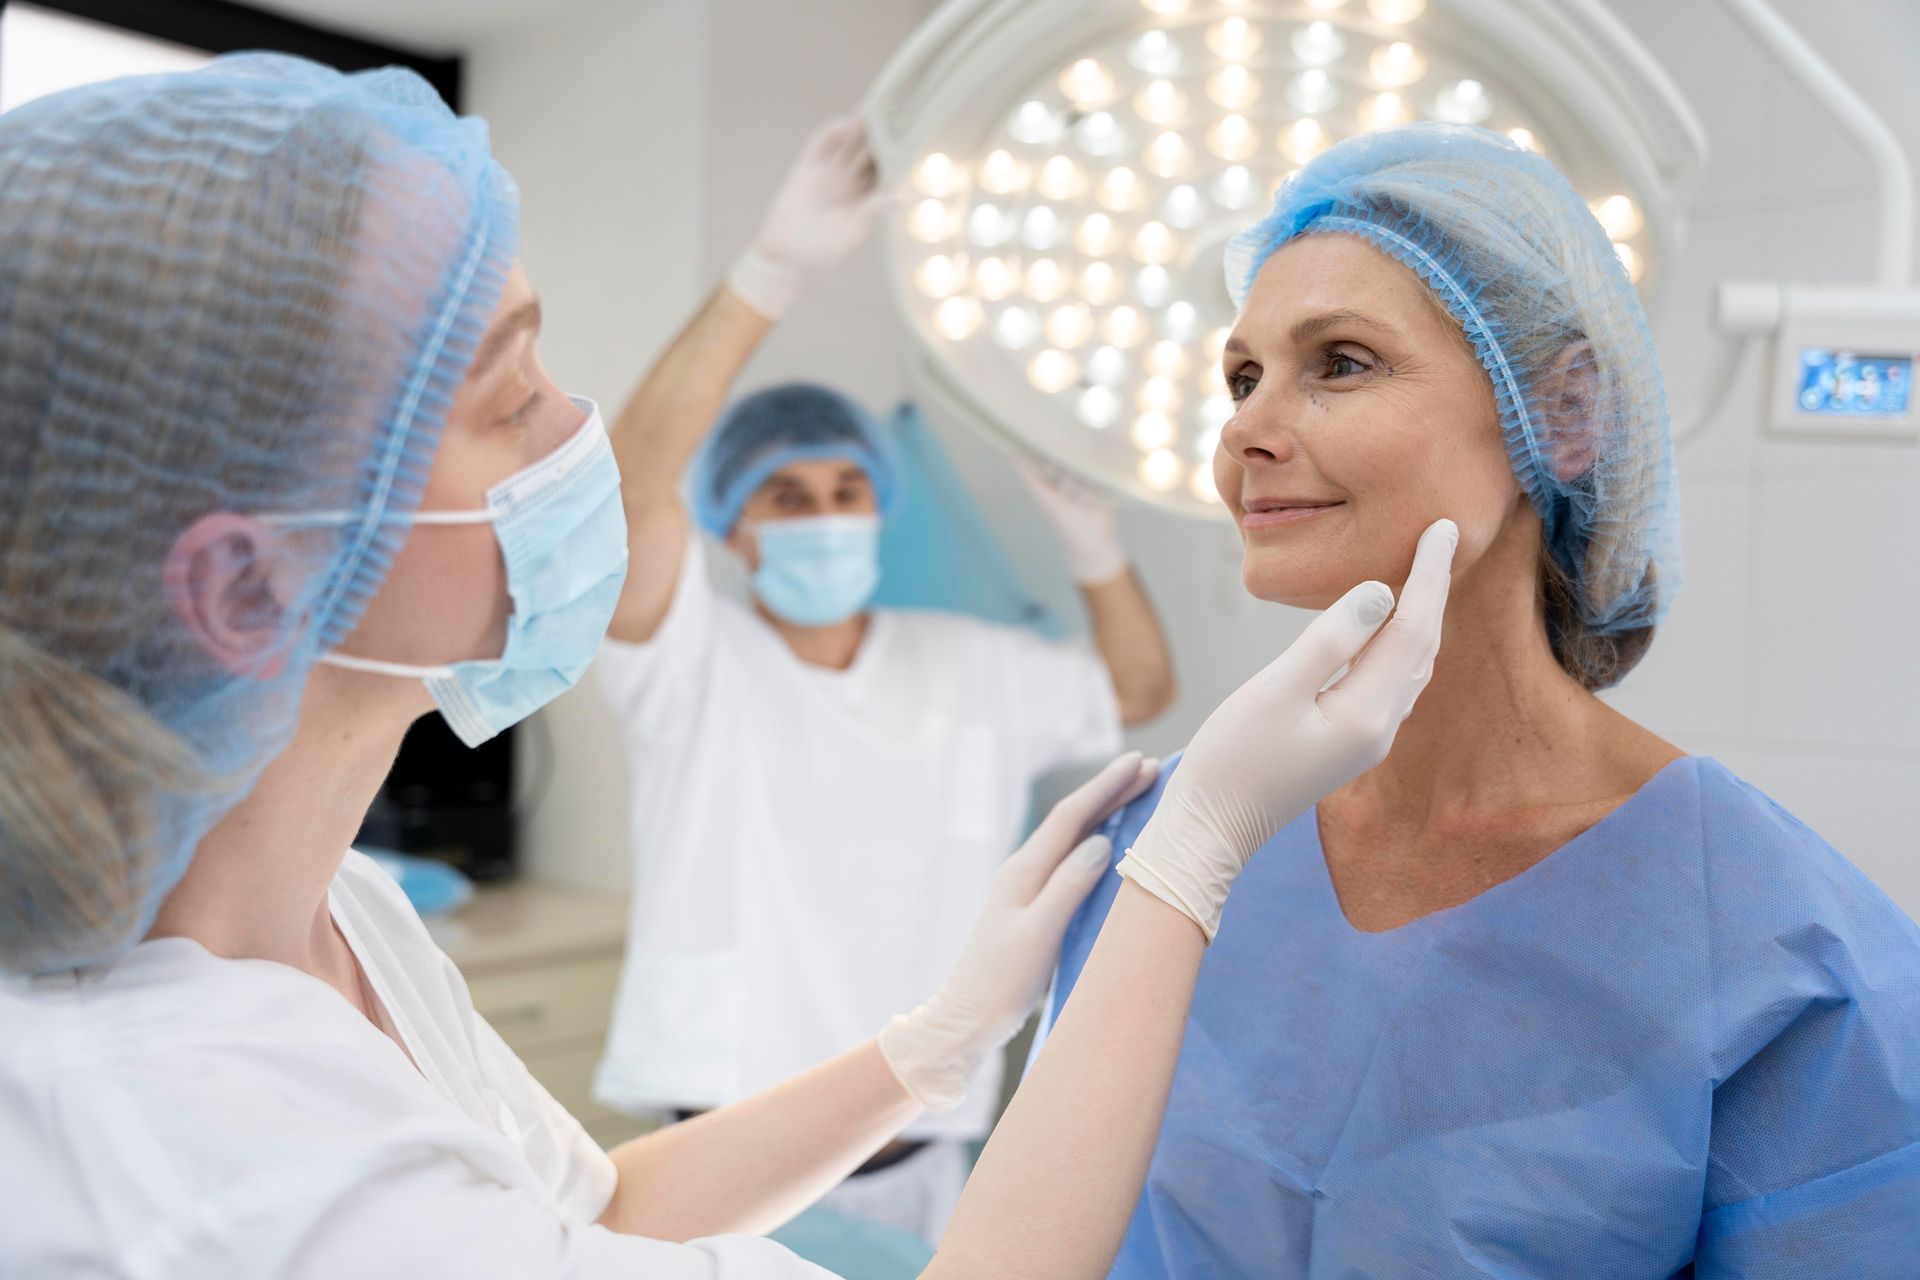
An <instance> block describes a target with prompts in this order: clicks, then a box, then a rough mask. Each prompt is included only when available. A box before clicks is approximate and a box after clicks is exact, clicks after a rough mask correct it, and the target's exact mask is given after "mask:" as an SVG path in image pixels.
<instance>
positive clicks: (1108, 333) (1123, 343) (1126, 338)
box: [1100, 307, 1147, 349]
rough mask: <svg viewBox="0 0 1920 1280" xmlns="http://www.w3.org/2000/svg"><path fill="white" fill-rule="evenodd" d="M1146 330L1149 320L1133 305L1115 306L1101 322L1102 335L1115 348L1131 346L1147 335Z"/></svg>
mask: <svg viewBox="0 0 1920 1280" xmlns="http://www.w3.org/2000/svg"><path fill="white" fill-rule="evenodd" d="M1146 332H1147V322H1146V321H1145V320H1143V319H1142V318H1141V316H1140V312H1139V311H1137V310H1136V309H1134V308H1133V307H1115V308H1114V309H1113V310H1111V311H1109V312H1107V318H1106V319H1105V320H1103V321H1101V322H1100V336H1101V337H1102V338H1104V339H1106V342H1107V345H1108V346H1109V347H1113V348H1120V349H1124V348H1127V347H1131V346H1132V345H1133V344H1134V343H1136V342H1138V341H1140V339H1141V338H1142V337H1144V336H1146Z"/></svg>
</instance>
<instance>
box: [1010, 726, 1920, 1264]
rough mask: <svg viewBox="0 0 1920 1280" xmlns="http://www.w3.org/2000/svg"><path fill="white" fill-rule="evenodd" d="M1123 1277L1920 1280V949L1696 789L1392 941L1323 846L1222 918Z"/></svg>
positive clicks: (1806, 843) (1782, 836)
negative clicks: (1335, 878) (1344, 900)
mask: <svg viewBox="0 0 1920 1280" xmlns="http://www.w3.org/2000/svg"><path fill="white" fill-rule="evenodd" d="M1164 783H1165V778H1164V777H1163V778H1162V780H1161V785H1162V786H1164ZM1159 794H1160V792H1159V788H1158V787H1156V789H1155V790H1154V791H1152V792H1149V793H1148V794H1147V795H1145V796H1143V797H1142V798H1141V799H1139V800H1138V801H1136V802H1134V804H1132V805H1131V806H1129V807H1128V808H1127V809H1126V810H1125V811H1124V812H1122V813H1120V814H1118V815H1116V817H1115V818H1114V819H1113V820H1112V821H1111V822H1110V823H1109V825H1108V828H1107V831H1108V834H1110V835H1111V836H1112V837H1113V840H1114V851H1115V857H1116V859H1117V858H1118V856H1119V854H1120V853H1121V852H1123V851H1124V850H1125V849H1126V848H1127V846H1128V845H1129V844H1131V843H1132V841H1133V839H1134V837H1135V836H1136V835H1138V833H1139V831H1140V828H1141V827H1142V826H1143V825H1145V822H1146V819H1147V816H1148V815H1149V814H1150V813H1151V812H1152V809H1153V806H1154V805H1155V804H1156V803H1157V802H1158V800H1159ZM1118 887H1119V879H1118V877H1116V876H1113V875H1109V876H1108V877H1107V878H1106V879H1105V880H1104V881H1103V882H1102V883H1101V885H1100V886H1099V887H1098V888H1097V889H1096V890H1095V891H1094V894H1093V896H1092V897H1091V898H1090V899H1089V900H1088V902H1087V904H1086V905H1085V906H1084V907H1083V908H1082V909H1081V911H1080V914H1079V915H1078V916H1076V917H1075V919H1074V922H1073V925H1072V927H1071V929H1070V930H1069V932H1068V935H1067V940H1066V947H1065V950H1064V951H1063V953H1062V958H1061V964H1060V973H1059V976H1058V979H1057V981H1056V984H1055V989H1054V994H1053V997H1052V999H1051V1001H1050V1003H1049V1009H1048V1013H1049V1023H1051V1019H1052V1016H1054V1015H1057V1013H1058V1011H1059V1008H1060V1006H1061V1004H1062V1003H1063V1002H1064V1001H1065V999H1066V997H1067V994H1068V993H1069V992H1070V991H1071V990H1072V989H1073V984H1074V981H1075V979H1076V978H1077V977H1078V975H1079V973H1080V970H1081V967H1082V966H1083V965H1084V964H1085V963H1086V959H1087V955H1088V952H1089V951H1090V950H1091V949H1092V946H1093V941H1094V936H1095V935H1096V934H1097V933H1098V932H1099V928H1100V924H1101V922H1102V921H1103V920H1104V919H1105V918H1106V914H1107V909H1108V907H1109V906H1110V905H1111V904H1112V902H1113V897H1114V894H1115V893H1116V892H1117V891H1118ZM1689 1268H1691V1270H1689ZM1112 1274H1113V1275H1114V1276H1115V1277H1124V1278H1126V1280H1136V1278H1144V1277H1159V1276H1180V1277H1201V1276H1205V1277H1230V1276H1233V1277H1242V1276H1243V1277H1260V1278H1261V1280H1280V1278H1284V1277H1313V1278H1314V1280H1335V1278H1336V1277H1339V1278H1342V1280H1345V1278H1349V1277H1351V1278H1355V1280H1357V1278H1359V1277H1379V1278H1381V1280H1392V1278H1398V1277H1423V1278H1424V1277H1455V1276H1500V1277H1523V1276H1524V1277H1551V1278H1552V1280H1576V1278H1577V1280H1603V1278H1604V1280H1627V1278H1631V1277H1652V1278H1656V1280H1657V1278H1662V1277H1668V1276H1675V1275H1680V1276H1687V1275H1691V1276H1695V1277H1699V1278H1701V1280H1704V1278H1705V1277H1716V1278H1720V1277H1735V1276H1738V1277H1743V1278H1744V1280H1760V1278H1764V1277H1785V1276H1793V1277H1822V1278H1825V1277H1842V1276H1844V1277H1849V1278H1859V1277H1903V1278H1906V1280H1911V1278H1913V1277H1920V929H1916V927H1915V925H1914V923H1913V921H1911V920H1910V919H1908V918H1907V917H1906V916H1905V915H1904V914H1903V913H1902V912H1901V911H1900V910H1899V909H1898V908H1897V907H1895V906H1894V905H1893V904H1892V903H1891V902H1889V901H1888V900H1887V899H1886V898H1885V897H1884V896H1883V895H1882V894H1881V893H1880V892H1879V890H1878V889H1876V888H1875V887H1874V886H1873V885H1872V884H1871V883H1870V882H1869V881H1868V880H1867V879H1866V878H1865V877H1864V876H1862V875H1861V874H1860V873H1859V872H1858V871H1857V870H1855V869H1854V867H1853V866H1852V865H1851V864H1849V863H1848V862H1847V861H1846V860H1845V859H1843V858H1841V857H1840V856H1839V855H1838V854H1837V853H1835V852H1834V851H1833V850H1832V849H1831V848H1829V847H1828V846H1827V845H1826V844H1825V843H1824V842H1823V841H1821V839H1820V838H1819V837H1818V836H1816V835H1814V834H1813V833H1812V832H1810V831H1809V830H1807V828H1805V827H1803V826H1801V825H1800V824H1799V823H1798V822H1796V821H1795V820H1794V819H1793V818H1792V817H1791V816H1789V815H1788V814H1787V813H1786V812H1785V811H1783V810H1782V809H1780V808H1779V807H1778V806H1777V805H1775V804H1773V803H1772V802H1771V801H1770V800H1768V799H1767V798H1766V797H1765V796H1763V795H1761V794H1760V793H1759V792H1758V791H1755V790H1754V789H1753V788H1751V787H1749V786H1747V785H1746V784H1745V783H1743V782H1741V781H1740V780H1739V779H1737V778H1735V777H1734V776H1733V775H1732V774H1730V773H1729V772H1727V770H1726V769H1724V768H1722V767H1721V766H1720V765H1719V764H1717V763H1715V762H1713V761H1711V760H1706V759H1701V758H1688V759H1683V760H1679V761H1676V762H1674V763H1673V764H1670V765H1668V766H1667V767H1666V768H1665V769H1664V770H1662V771H1661V772H1660V773H1659V774H1658V775H1657V776H1655V777H1654V778H1653V779H1652V780H1651V781H1649V782H1648V783H1647V784H1646V786H1645V787H1644V788H1642V789H1641V790H1640V791H1639V792H1638V793H1637V794H1636V795H1634V796H1633V797H1632V798H1631V799H1629V800H1628V801H1627V802H1626V803H1625V804H1624V805H1623V806H1621V807H1620V808H1619V809H1617V810H1616V811H1614V812H1613V813H1612V814H1610V815H1608V816H1607V817H1606V818H1605V819H1603V820H1602V821H1601V822H1599V823H1598V824H1597V825H1595V826H1594V827H1592V828H1591V829H1590V830H1588V831H1586V832H1584V833H1582V834H1581V835H1579V836H1577V837H1575V838H1574V839H1573V840H1572V841H1570V842H1569V843H1568V844H1566V845H1565V846H1563V847H1562V848H1560V849H1559V850H1557V851H1556V852H1555V853H1553V854H1552V855H1551V856H1550V857H1548V858H1546V859H1545V860H1543V861H1542V862H1540V863H1538V864H1537V865H1535V866H1533V867H1532V868H1530V869H1528V870H1527V871H1525V872H1523V873H1522V874H1520V875H1518V876H1516V877H1514V878H1513V879H1511V880H1509V881H1507V882H1505V883H1504V884H1500V885H1497V886H1495V887H1494V888H1492V889H1490V890H1488V891H1487V892H1485V893H1483V894H1481V895H1480V896H1479V897H1477V898H1474V899H1473V900H1472V901H1469V902H1466V903H1463V904H1462V905H1460V906H1457V907H1453V908H1450V909H1448V910H1445V911H1440V912H1437V913H1435V914H1433V915H1430V916H1426V917H1424V918H1422V919H1419V920H1416V921H1414V922H1412V923H1411V924H1408V925H1405V926H1404V927H1401V928H1398V929H1393V930H1390V931H1387V932H1384V933H1362V932H1359V931H1357V930H1355V929H1354V928H1353V927H1352V926H1351V925H1350V924H1348V923H1347V920H1346V917H1345V916H1344V915H1343V914H1342V913H1341V910H1340V905H1339V901H1338V899H1337V898H1336V896H1335V894H1334V891H1333V886H1332V883H1331V881H1330V880H1329V878H1328V873H1327V867H1326V861H1325V858H1324V856H1323V855H1322V853H1321V849H1320V841H1319V834H1318V826H1317V823H1316V821H1315V818H1314V815H1313V814H1311V813H1309V814H1307V815H1306V816H1305V817H1302V818H1301V819H1299V820H1298V821H1296V822H1294V823H1293V824H1292V825H1291V826H1289V827H1287V828H1286V829H1285V830H1284V831H1282V832H1281V833H1280V834H1279V835H1278V836H1276V837H1275V838H1274V839H1273V841H1272V842H1271V843H1270V844H1269V845H1268V846H1267V848H1265V849H1264V850H1262V851H1261V853H1260V854H1259V856H1258V857H1256V858H1255V859H1254V860H1253V862H1252V864H1251V865H1250V866H1249V868H1248V870H1247V872H1246V874H1245V875H1244V876H1243V877H1242V878H1241V880H1240V882H1239V884H1238V885H1237V886H1236V887H1235V889H1234V891H1233V897H1232V898H1231V900H1230V901H1229V902H1228V905H1227V910H1226V917H1225V920H1224V922H1223V924H1222V926H1221V929H1220V936H1219V939H1218V941H1217V942H1215V944H1214V945H1213V947H1212V949H1211V950H1210V951H1209V952H1208V954H1207V957H1206V960H1205V963H1204V964H1203V965H1202V966H1201V970H1200V983H1199V989H1198V992H1197V994H1196V996H1195V999H1194V1005H1193V1018H1192V1022H1191V1024H1190V1025H1189V1027H1188V1029H1187V1034H1186V1040H1185V1043H1184V1044H1183V1045H1182V1048H1181V1051H1180V1065H1179V1070H1178V1072H1177V1074H1176V1075H1175V1077H1174V1084H1173V1093H1172V1098H1171V1100H1170V1102H1169V1104H1168V1107H1167V1116H1166V1122H1165V1125H1164V1126H1163V1128H1162V1129H1161V1132H1160V1140H1159V1145H1158V1147H1157V1149H1156V1150H1155V1152H1154V1157H1153V1163H1152V1166H1151V1169H1150V1172H1149V1174H1148V1178H1147V1186H1146V1190H1145V1192H1144V1193H1143V1194H1142V1196H1141V1199H1140V1203H1139V1205H1138V1206H1137V1208H1136V1209H1135V1212H1134V1216H1133V1221H1132V1225H1131V1227H1130V1228H1129V1230H1128V1232H1127V1237H1126V1241H1125V1243H1124V1245H1123V1246H1122V1248H1121V1251H1120V1257H1119V1260H1118V1261H1117V1263H1116V1264H1115V1266H1114V1269H1113V1273H1112Z"/></svg>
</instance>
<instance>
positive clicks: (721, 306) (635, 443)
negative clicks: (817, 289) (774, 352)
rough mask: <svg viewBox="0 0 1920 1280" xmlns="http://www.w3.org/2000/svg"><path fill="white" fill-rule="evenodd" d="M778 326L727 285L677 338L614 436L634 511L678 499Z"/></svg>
mask: <svg viewBox="0 0 1920 1280" xmlns="http://www.w3.org/2000/svg"><path fill="white" fill-rule="evenodd" d="M772 327H773V322H772V321H771V320H768V319H767V318H766V317H765V316H763V315H761V314H760V313H759V312H757V311H755V310H754V309H753V308H752V307H749V306H748V305H747V304H746V303H744V302H742V301H741V300H740V299H739V298H737V297H735V296H734V295H733V293H732V291H731V290H729V289H728V288H727V287H726V286H725V285H722V286H720V287H719V288H718V289H715V290H714V291H713V293H712V295H711V296H709V297H708V298H707V301H706V302H705V304H704V305H702V306H701V308H700V310H699V311H698V312H697V313H696V314H695V315H694V317H693V319H692V320H690V321H688V322H687V325H686V327H685V328H683V329H681V330H680V332H679V333H678V334H676V335H675V336H674V339H673V341H672V342H671V343H669V344H668V346H667V349H666V350H665V351H664V352H662V353H661V355H660V358H659V359H658V360H656V361H655V362H654V365H653V367H652V368H651V369H649V370H648V371H647V375H646V377H645V378H643V379H641V381H640V385H639V386H638V387H636V388H635V389H634V392H633V394H632V395H631V396H629V397H628V398H627V402H626V404H625V405H623V406H622V407H621V409H620V413H619V416H618V417H616V418H615V419H614V422H613V426H612V429H611V435H612V437H613V448H614V454H615V456H616V457H617V458H618V460H619V462H620V470H621V472H622V475H623V477H624V478H623V485H622V492H623V494H624V495H625V496H626V498H627V503H628V506H629V507H632V506H633V505H634V504H635V503H636V501H639V502H644V501H645V500H646V499H648V498H658V497H662V496H664V497H665V498H669V499H670V498H671V497H672V496H673V494H674V493H675V491H676V490H677V488H678V486H679V482H680V477H681V474H682V473H683V472H685V470H686V468H687V463H688V462H689V461H690V460H691V459H692V458H693V455H694V453H695V451H697V450H698V449H699V447H700V441H701V440H702V439H704V438H705V436H706V434H707V431H708V430H709V429H710V428H711V427H712V426H713V424H714V420H715V419H716V418H718V417H719V415H720V409H721V406H723V405H724V404H725V403H726V400H727V396H728V394H729V393H730V392H731V391H732V389H733V383H734V380H735V379H736V378H738V377H739V376H740V370H741V368H742V367H744V366H745V364H746V362H747V360H748V358H749V357H750V356H752V355H753V353H754V350H755V349H756V348H757V347H759V345H760V342H761V340H762V339H763V338H765V337H766V335H767V332H768V330H770V329H771V328H772Z"/></svg>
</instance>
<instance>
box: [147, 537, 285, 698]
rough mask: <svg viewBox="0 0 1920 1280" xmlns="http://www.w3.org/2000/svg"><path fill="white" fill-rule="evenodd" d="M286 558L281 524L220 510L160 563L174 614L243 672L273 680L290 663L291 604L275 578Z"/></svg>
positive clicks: (222, 658)
mask: <svg viewBox="0 0 1920 1280" xmlns="http://www.w3.org/2000/svg"><path fill="white" fill-rule="evenodd" d="M283 558H284V544H283V542H282V539H281V536H280V534H279V533H278V532H277V531H275V530H274V529H272V528H270V527H269V526H267V525H265V524H262V523H261V522H260V521H258V520H253V519H249V518H248V517H246V516H236V515H230V514H227V513H225V512H216V513H214V514H212V515H205V516H201V517H200V518H199V519H198V520H196V521H194V522H193V523H192V524H191V525H189V526H187V528H186V530H185V531H184V532H183V533H181V535H180V536H179V537H178V538H176V539H174V543H173V546H172V547H171V548H170V549H169V550H168V552H167V558H166V561H165V563H164V564H163V565H162V566H161V580H162V583H163V585H164V587H165V590H166V593H167V603H168V604H169V605H170V606H171V607H172V609H173V612H174V614H175V616H177V617H178V618H179V619H180V621H181V622H183V623H185V624H186V627H187V630H188V631H189V632H191V633H192V634H193V637H194V639H196V640H198V641H199V642H200V646H201V647H202V648H203V649H205V650H206V651H207V653H208V654H209V655H211V656H212V657H213V659H214V660H215V661H216V662H218V663H219V664H220V665H221V666H223V667H225V668H226V669H227V670H228V671H231V672H232V673H233V674H235V675H237V676H250V677H254V678H257V679H262V680H271V679H272V678H273V677H275V676H277V675H279V674H280V671H281V669H282V668H283V667H284V666H285V664H286V657H287V655H286V645H285V641H286V639H287V635H286V630H285V617H286V611H285V607H284V605H283V603H282V602H281V600H280V599H279V596H278V594H277V593H276V590H275V582H274V579H275V571H276V569H278V568H279V567H281V565H280V562H281V561H282V559H283Z"/></svg>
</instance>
